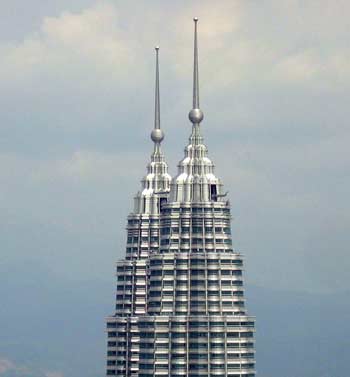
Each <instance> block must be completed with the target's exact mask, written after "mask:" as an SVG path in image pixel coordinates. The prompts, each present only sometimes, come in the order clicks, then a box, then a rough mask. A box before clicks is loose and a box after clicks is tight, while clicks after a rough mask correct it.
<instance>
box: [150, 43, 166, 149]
mask: <svg viewBox="0 0 350 377" xmlns="http://www.w3.org/2000/svg"><path fill="white" fill-rule="evenodd" d="M155 51H156V86H155V107H154V129H153V131H152V133H151V139H152V140H153V141H154V143H155V144H156V145H158V146H159V145H160V143H161V141H162V140H163V139H164V133H163V131H162V130H161V129H160V101H159V46H156V47H155Z"/></svg>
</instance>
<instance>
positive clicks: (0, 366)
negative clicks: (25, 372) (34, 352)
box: [0, 359, 15, 374]
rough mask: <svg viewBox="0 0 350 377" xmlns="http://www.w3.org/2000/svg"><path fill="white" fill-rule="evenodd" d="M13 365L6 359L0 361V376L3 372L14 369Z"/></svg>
mask: <svg viewBox="0 0 350 377" xmlns="http://www.w3.org/2000/svg"><path fill="white" fill-rule="evenodd" d="M14 368H15V365H14V364H13V363H12V362H11V361H10V360H7V359H0V374H4V373H5V372H7V371H9V370H11V369H14Z"/></svg>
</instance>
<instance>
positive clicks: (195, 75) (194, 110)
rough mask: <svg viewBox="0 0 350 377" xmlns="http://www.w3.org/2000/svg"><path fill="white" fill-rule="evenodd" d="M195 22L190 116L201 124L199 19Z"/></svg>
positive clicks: (195, 19)
mask: <svg viewBox="0 0 350 377" xmlns="http://www.w3.org/2000/svg"><path fill="white" fill-rule="evenodd" d="M193 21H194V59H193V108H192V110H191V111H190V113H189V114H188V116H189V118H190V121H191V122H192V123H193V124H199V123H200V122H201V121H202V120H203V112H202V110H201V109H200V108H199V79H198V41H197V23H198V18H197V17H195V18H194V19H193Z"/></svg>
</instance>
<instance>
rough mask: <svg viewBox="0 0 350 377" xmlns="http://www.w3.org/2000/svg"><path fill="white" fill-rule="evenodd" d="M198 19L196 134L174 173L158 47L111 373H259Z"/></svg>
mask: <svg viewBox="0 0 350 377" xmlns="http://www.w3.org/2000/svg"><path fill="white" fill-rule="evenodd" d="M197 22H198V20H197V19H196V18H195V19H194V25H195V32H194V71H193V106H192V110H191V111H190V113H189V119H190V121H191V123H192V132H191V135H190V138H189V143H188V144H187V146H186V147H185V156H184V158H183V159H182V160H181V161H180V162H179V164H178V174H177V175H176V176H175V177H174V178H173V179H171V177H170V176H169V174H168V167H167V164H166V162H165V159H164V156H163V153H162V151H161V142H162V140H163V137H164V135H163V131H162V130H161V128H160V116H159V68H158V67H159V65H158V48H156V90H155V125H154V129H153V131H152V133H151V139H152V140H153V142H154V151H153V154H152V156H151V162H150V163H149V164H148V167H147V175H146V176H145V177H144V178H143V180H142V191H140V192H138V193H137V195H136V197H135V204H134V210H133V212H132V213H131V214H130V215H129V216H128V225H127V247H126V258H125V259H124V260H122V261H120V262H118V263H117V293H116V309H115V314H114V315H113V316H111V317H108V318H107V336H108V345H107V375H108V376H109V375H118V376H125V377H126V376H128V377H129V376H135V377H136V376H138V377H153V376H159V377H160V376H164V377H165V376H171V377H180V376H181V377H182V376H183V377H185V376H186V377H192V376H193V377H209V376H217V377H224V376H225V377H243V376H244V377H254V376H255V353H254V322H255V320H254V318H253V317H250V316H248V315H247V311H246V309H245V302H244V291H243V281H242V270H243V258H242V255H241V254H240V253H239V252H237V251H236V250H234V248H233V246H232V239H231V215H230V204H229V201H228V199H227V196H226V194H225V193H224V190H223V184H222V182H221V180H220V179H219V178H218V177H216V175H215V174H214V164H213V163H212V161H211V160H210V159H209V157H208V153H207V147H206V146H205V145H204V144H203V138H202V135H201V122H202V120H203V112H202V111H201V110H200V107H199V80H198V47H197Z"/></svg>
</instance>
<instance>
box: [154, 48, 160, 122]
mask: <svg viewBox="0 0 350 377" xmlns="http://www.w3.org/2000/svg"><path fill="white" fill-rule="evenodd" d="M155 50H156V89H155V113H154V128H156V129H159V128H160V106H159V46H156V47H155Z"/></svg>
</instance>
